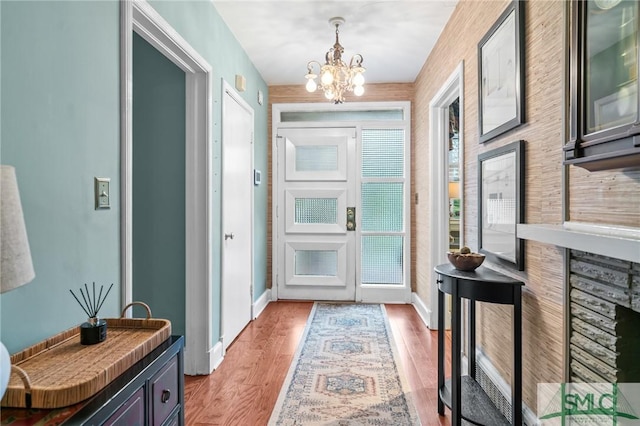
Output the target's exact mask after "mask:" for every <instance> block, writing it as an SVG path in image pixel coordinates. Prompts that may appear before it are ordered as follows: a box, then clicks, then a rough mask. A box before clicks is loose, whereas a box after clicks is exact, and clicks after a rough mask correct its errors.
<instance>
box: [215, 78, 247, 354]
mask: <svg viewBox="0 0 640 426" xmlns="http://www.w3.org/2000/svg"><path fill="white" fill-rule="evenodd" d="M222 102H223V103H222V158H223V160H222V238H223V242H222V337H223V343H224V348H225V349H226V348H227V347H228V346H229V345H230V344H231V342H233V340H234V339H235V338H236V337H237V336H238V334H240V332H241V331H242V329H243V328H244V327H245V326H246V325H247V324H248V323H249V321H251V305H252V294H251V293H252V291H251V289H252V280H253V273H252V271H253V149H252V148H253V140H252V139H253V110H252V109H251V107H249V106H248V105H247V104H246V103H245V102H244V101H243V100H242V99H241V98H240V97H239V96H238V95H237V94H236V93H235V92H234V91H233V90H232V89H231V88H230V87H228V86H227V85H225V90H224V97H223V101H222Z"/></svg>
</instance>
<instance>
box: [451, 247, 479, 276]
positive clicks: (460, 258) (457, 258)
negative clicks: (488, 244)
mask: <svg viewBox="0 0 640 426" xmlns="http://www.w3.org/2000/svg"><path fill="white" fill-rule="evenodd" d="M447 257H448V258H449V262H451V264H452V265H453V266H454V268H456V269H457V270H459V271H466V272H470V271H475V270H476V269H477V268H478V266H480V265H482V262H484V254H480V253H467V254H462V253H457V252H456V253H453V252H447Z"/></svg>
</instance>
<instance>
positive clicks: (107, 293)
mask: <svg viewBox="0 0 640 426" xmlns="http://www.w3.org/2000/svg"><path fill="white" fill-rule="evenodd" d="M111 287H113V283H111V285H110V286H109V289H108V290H107V292H106V293H105V295H104V299H102V302H100V305H99V306H98V310H97V311H96V313H97V312H98V311H99V310H100V308H102V304H103V303H104V301H105V300H107V296H108V295H109V292H110V291H111Z"/></svg>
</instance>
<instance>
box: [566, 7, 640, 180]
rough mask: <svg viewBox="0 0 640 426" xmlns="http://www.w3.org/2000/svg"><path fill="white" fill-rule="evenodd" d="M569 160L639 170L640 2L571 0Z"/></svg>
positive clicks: (588, 165)
mask: <svg viewBox="0 0 640 426" xmlns="http://www.w3.org/2000/svg"><path fill="white" fill-rule="evenodd" d="M570 7H571V13H570V15H569V16H570V17H571V18H570V19H571V24H570V26H571V46H570V50H569V52H570V63H569V67H570V74H569V79H570V81H569V87H570V99H569V103H570V108H569V113H570V117H569V122H570V128H569V135H568V141H567V143H566V144H565V146H564V163H565V164H573V165H576V166H579V167H583V168H585V169H587V170H590V171H597V170H607V169H640V114H639V112H640V96H639V94H640V90H639V89H640V86H639V84H638V83H639V80H638V68H639V64H640V59H639V58H640V55H639V54H638V53H639V45H640V32H639V31H638V28H639V26H640V24H639V22H640V17H639V13H640V3H639V2H638V1H637V0H572V1H571V2H570Z"/></svg>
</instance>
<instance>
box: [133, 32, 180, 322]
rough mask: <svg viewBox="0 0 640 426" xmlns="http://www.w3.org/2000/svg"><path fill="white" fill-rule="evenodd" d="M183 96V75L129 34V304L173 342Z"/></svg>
mask: <svg viewBox="0 0 640 426" xmlns="http://www.w3.org/2000/svg"><path fill="white" fill-rule="evenodd" d="M185 94H186V90H185V74H184V71H182V70H181V69H180V68H178V67H177V66H176V65H174V64H173V62H171V61H169V60H168V59H167V58H166V57H165V56H164V55H162V54H161V53H160V52H158V50H157V49H155V48H154V47H153V46H151V45H150V44H149V43H147V42H146V41H145V40H144V39H143V38H142V37H140V36H138V35H137V34H134V35H133V114H132V115H133V262H132V263H133V300H140V301H143V302H145V303H146V304H148V305H149V306H150V307H151V311H152V313H153V316H155V317H158V318H166V319H169V320H171V331H172V332H173V333H175V334H184V332H185V279H184V277H185V226H184V224H185V203H184V199H185ZM134 316H136V317H144V311H142V309H135V308H134Z"/></svg>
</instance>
